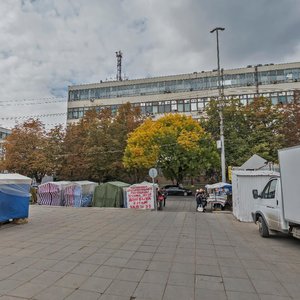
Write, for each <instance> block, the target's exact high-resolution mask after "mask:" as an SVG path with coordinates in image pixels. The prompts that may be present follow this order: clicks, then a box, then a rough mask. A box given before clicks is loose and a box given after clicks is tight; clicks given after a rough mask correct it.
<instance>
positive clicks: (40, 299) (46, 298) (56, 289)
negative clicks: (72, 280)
mask: <svg viewBox="0 0 300 300" xmlns="http://www.w3.org/2000/svg"><path fill="white" fill-rule="evenodd" d="M72 292H74V289H70V288H65V287H62V286H50V287H49V288H47V289H45V290H43V291H42V292H40V293H39V294H37V295H36V296H34V299H36V300H63V299H65V297H67V296H68V295H70V294H71V293H72Z"/></svg>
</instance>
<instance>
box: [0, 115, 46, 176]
mask: <svg viewBox="0 0 300 300" xmlns="http://www.w3.org/2000/svg"><path fill="white" fill-rule="evenodd" d="M45 143H46V136H45V130H44V126H43V124H42V123H41V121H39V120H38V119H29V120H28V121H26V122H24V123H23V124H21V125H17V126H16V127H15V128H14V129H13V130H12V133H11V134H10V135H9V136H8V137H7V138H6V141H5V143H4V147H5V161H4V167H5V169H7V170H9V171H11V172H16V173H21V174H23V175H26V176H29V177H31V178H35V180H36V181H37V182H41V180H42V178H43V176H44V175H45V174H46V172H47V169H48V161H47V158H46V155H45V152H44V147H45Z"/></svg>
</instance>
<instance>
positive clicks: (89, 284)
mask: <svg viewBox="0 0 300 300" xmlns="http://www.w3.org/2000/svg"><path fill="white" fill-rule="evenodd" d="M111 282H112V279H108V278H100V277H89V278H88V279H87V280H86V281H85V282H84V283H83V284H82V285H81V286H80V289H82V290H88V291H92V292H98V293H104V291H105V290H106V289H107V288H108V286H109V285H110V284H111Z"/></svg>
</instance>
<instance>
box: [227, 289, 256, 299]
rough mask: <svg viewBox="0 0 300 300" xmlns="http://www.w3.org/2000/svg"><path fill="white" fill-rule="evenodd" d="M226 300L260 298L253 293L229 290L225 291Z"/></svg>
mask: <svg viewBox="0 0 300 300" xmlns="http://www.w3.org/2000/svg"><path fill="white" fill-rule="evenodd" d="M226 294H227V298H228V300H260V299H261V298H260V297H259V296H258V295H257V294H254V293H243V292H230V291H227V292H226Z"/></svg>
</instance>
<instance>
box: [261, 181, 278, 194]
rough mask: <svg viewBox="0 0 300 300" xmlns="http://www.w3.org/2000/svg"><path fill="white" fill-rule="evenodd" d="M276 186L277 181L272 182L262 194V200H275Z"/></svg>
mask: <svg viewBox="0 0 300 300" xmlns="http://www.w3.org/2000/svg"><path fill="white" fill-rule="evenodd" d="M276 184H277V179H274V180H272V181H270V182H269V183H268V184H267V186H266V187H265V188H264V190H263V192H262V194H261V196H262V198H264V199H273V198H275V191H276Z"/></svg>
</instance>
